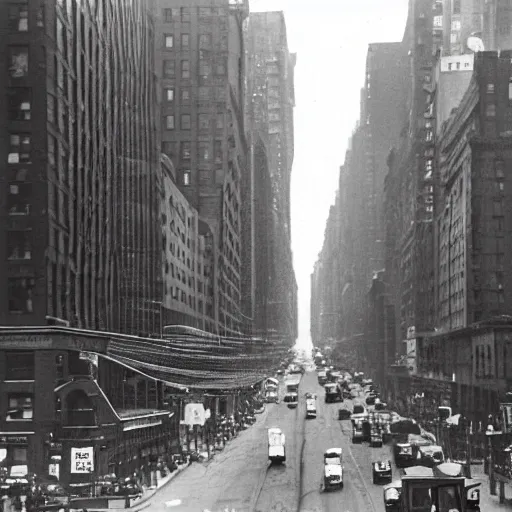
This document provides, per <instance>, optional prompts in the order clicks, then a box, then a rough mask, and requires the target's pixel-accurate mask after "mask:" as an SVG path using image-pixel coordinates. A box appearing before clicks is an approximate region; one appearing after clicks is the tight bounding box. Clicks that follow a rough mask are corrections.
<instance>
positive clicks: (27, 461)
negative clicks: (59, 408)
mask: <svg viewBox="0 0 512 512" xmlns="http://www.w3.org/2000/svg"><path fill="white" fill-rule="evenodd" d="M33 434H34V432H19V433H9V434H7V433H2V434H0V460H1V462H0V466H1V468H2V474H3V475H4V476H5V477H9V478H20V477H24V476H26V475H27V473H28V472H29V467H31V466H33V463H34V461H33V460H32V455H33V453H32V452H31V449H30V448H31V445H32V441H33V439H34V438H33Z"/></svg>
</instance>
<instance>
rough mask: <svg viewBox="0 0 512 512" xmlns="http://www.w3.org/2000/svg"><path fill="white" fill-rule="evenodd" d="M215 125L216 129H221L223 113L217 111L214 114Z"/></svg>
mask: <svg viewBox="0 0 512 512" xmlns="http://www.w3.org/2000/svg"><path fill="white" fill-rule="evenodd" d="M215 126H216V128H217V129H218V130H222V129H223V128H224V113H223V112H217V114H216V116H215Z"/></svg>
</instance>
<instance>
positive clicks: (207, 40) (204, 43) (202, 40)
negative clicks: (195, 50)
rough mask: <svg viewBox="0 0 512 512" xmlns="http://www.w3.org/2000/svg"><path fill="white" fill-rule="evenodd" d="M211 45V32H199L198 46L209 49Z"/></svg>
mask: <svg viewBox="0 0 512 512" xmlns="http://www.w3.org/2000/svg"><path fill="white" fill-rule="evenodd" d="M211 47H212V35H211V34H201V35H200V36H199V48H201V49H203V50H209V49H211Z"/></svg>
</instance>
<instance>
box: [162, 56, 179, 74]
mask: <svg viewBox="0 0 512 512" xmlns="http://www.w3.org/2000/svg"><path fill="white" fill-rule="evenodd" d="M163 75H164V78H174V77H175V76H176V62H175V61H174V60H164V72H163Z"/></svg>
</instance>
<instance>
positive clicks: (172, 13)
mask: <svg viewBox="0 0 512 512" xmlns="http://www.w3.org/2000/svg"><path fill="white" fill-rule="evenodd" d="M163 14H164V20H165V23H172V22H173V21H174V20H175V19H179V17H180V10H179V9H176V8H175V9H164V13H163Z"/></svg>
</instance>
